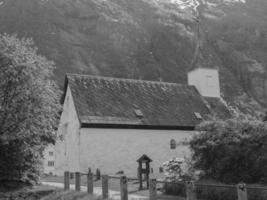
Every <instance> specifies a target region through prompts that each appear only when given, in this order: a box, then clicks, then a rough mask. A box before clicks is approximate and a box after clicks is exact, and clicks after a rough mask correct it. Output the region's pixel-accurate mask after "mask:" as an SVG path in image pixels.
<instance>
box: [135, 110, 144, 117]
mask: <svg viewBox="0 0 267 200" xmlns="http://www.w3.org/2000/svg"><path fill="white" fill-rule="evenodd" d="M134 112H135V115H136V116H137V117H143V116H144V115H143V113H142V111H141V110H140V109H134Z"/></svg>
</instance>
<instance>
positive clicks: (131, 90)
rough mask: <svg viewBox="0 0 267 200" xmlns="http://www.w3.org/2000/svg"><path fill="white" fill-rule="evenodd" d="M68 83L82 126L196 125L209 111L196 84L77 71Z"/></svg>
mask: <svg viewBox="0 0 267 200" xmlns="http://www.w3.org/2000/svg"><path fill="white" fill-rule="evenodd" d="M67 85H68V86H69V87H70V90H71V93H72V96H73V99H74V104H75V107H76V111H77V114H78V117H79V120H80V122H81V124H82V126H88V127H90V126H95V125H103V126H108V125H111V126H112V125H114V126H129V127H143V128H152V127H157V128H163V127H164V128H183V127H187V128H194V127H195V125H197V124H198V123H199V122H200V120H199V119H197V117H196V115H195V113H200V114H201V115H202V116H203V117H204V116H207V115H208V114H209V113H210V112H209V109H208V108H207V106H206V104H205V102H204V99H203V98H202V96H201V95H200V94H199V93H198V91H197V90H196V88H195V87H194V86H188V85H180V84H175V83H166V82H154V81H143V80H132V79H119V78H110V77H99V76H90V75H77V74H67V75H66V82H65V92H66V88H67ZM62 100H64V96H63V99H62Z"/></svg>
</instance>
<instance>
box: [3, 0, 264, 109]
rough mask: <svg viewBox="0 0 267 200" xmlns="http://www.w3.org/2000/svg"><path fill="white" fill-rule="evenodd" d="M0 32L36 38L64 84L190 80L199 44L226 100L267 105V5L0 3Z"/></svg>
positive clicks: (154, 0) (236, 0) (147, 0)
mask: <svg viewBox="0 0 267 200" xmlns="http://www.w3.org/2000/svg"><path fill="white" fill-rule="evenodd" d="M0 32H1V33H9V34H17V35H18V36H19V37H32V38H33V40H34V41H35V43H36V45H37V46H38V48H39V52H40V53H41V54H44V55H45V56H46V57H48V58H49V59H51V60H54V61H55V63H56V65H57V69H56V77H55V79H56V80H57V81H58V83H59V85H61V86H62V85H63V78H64V76H65V73H66V72H73V73H84V74H95V75H104V76H114V77H126V78H135V79H146V80H162V81H168V82H177V83H186V82H187V76H186V73H187V71H188V70H189V68H190V67H191V64H192V59H193V57H194V55H195V53H196V44H197V43H198V42H199V41H200V40H201V43H202V48H201V49H202V51H203V52H204V53H205V54H206V55H208V57H209V58H210V62H209V65H211V67H218V68H219V69H220V74H221V77H220V79H221V87H222V93H223V97H224V99H225V100H226V101H227V102H229V103H230V104H232V105H237V106H238V107H239V108H240V109H241V110H246V111H249V112H253V111H254V110H260V109H262V107H267V100H266V99H267V74H266V71H267V1H266V0H246V1H245V0H0ZM198 33H200V34H198Z"/></svg>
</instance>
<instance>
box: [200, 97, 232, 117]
mask: <svg viewBox="0 0 267 200" xmlns="http://www.w3.org/2000/svg"><path fill="white" fill-rule="evenodd" d="M205 100H206V101H207V103H208V107H209V109H210V111H211V113H212V114H214V115H215V116H216V117H217V118H219V119H228V118H230V117H231V113H230V111H229V110H228V108H227V107H226V106H225V104H224V103H223V102H222V100H221V99H220V98H215V97H205Z"/></svg>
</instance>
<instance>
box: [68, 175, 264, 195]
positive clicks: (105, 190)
mask: <svg viewBox="0 0 267 200" xmlns="http://www.w3.org/2000/svg"><path fill="white" fill-rule="evenodd" d="M71 174H73V173H70V172H68V171H66V172H65V173H64V190H69V189H70V176H71ZM81 176H86V177H87V193H88V194H93V193H94V178H97V179H98V178H100V180H101V188H102V198H103V199H108V198H109V180H110V179H117V180H118V181H119V184H120V196H121V200H128V195H129V192H128V181H139V179H137V178H128V177H126V176H124V175H121V176H109V175H101V176H100V175H96V174H93V173H92V172H91V170H89V172H88V173H80V172H75V177H74V179H75V190H76V191H80V190H81ZM98 176H100V177H98ZM157 184H161V185H164V184H171V185H180V186H183V187H184V188H185V197H184V198H185V199H186V200H198V198H197V193H198V189H199V188H203V187H206V188H224V189H231V190H233V191H234V193H235V198H234V199H235V200H254V199H250V198H248V190H253V191H264V192H266V194H267V187H255V186H247V185H246V184H244V183H240V184H237V185H227V184H204V183H199V182H194V181H187V182H167V181H160V180H157V179H154V178H150V179H149V185H148V186H149V187H148V188H147V189H148V191H149V192H148V194H149V197H148V199H149V200H156V199H157V197H158V195H157V190H158V188H157Z"/></svg>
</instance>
